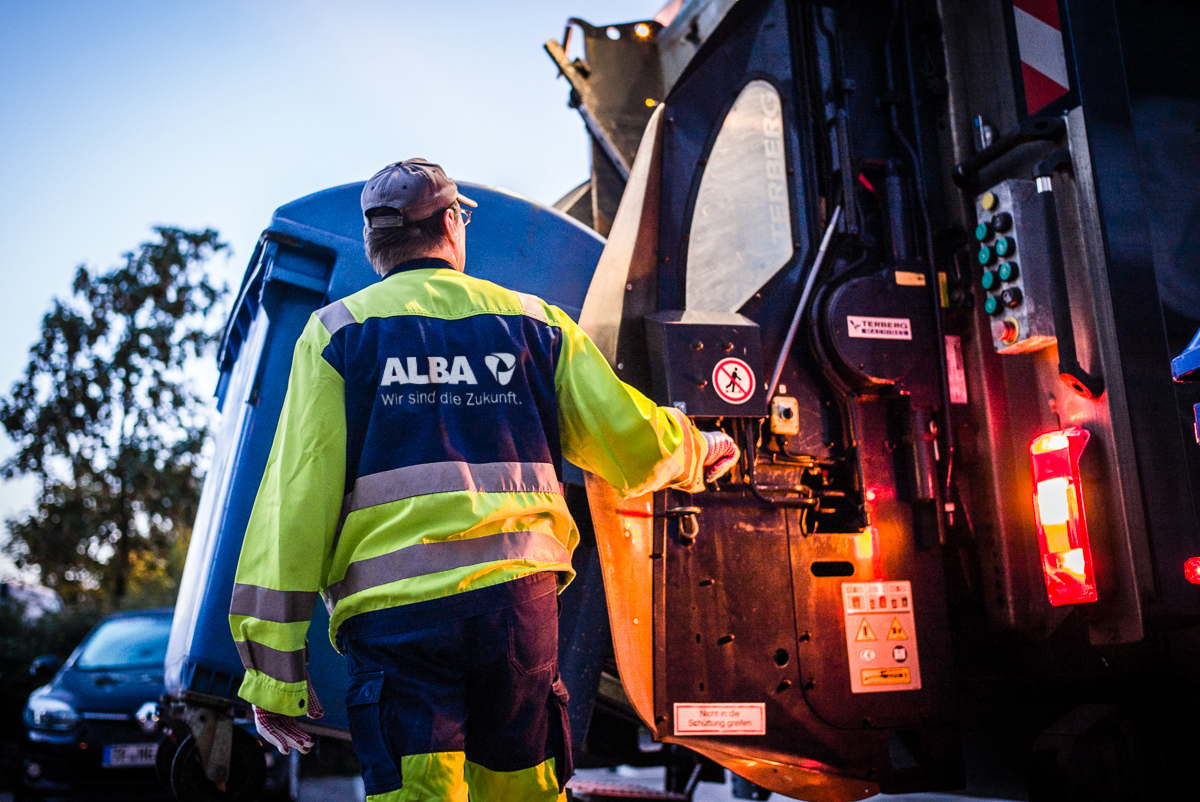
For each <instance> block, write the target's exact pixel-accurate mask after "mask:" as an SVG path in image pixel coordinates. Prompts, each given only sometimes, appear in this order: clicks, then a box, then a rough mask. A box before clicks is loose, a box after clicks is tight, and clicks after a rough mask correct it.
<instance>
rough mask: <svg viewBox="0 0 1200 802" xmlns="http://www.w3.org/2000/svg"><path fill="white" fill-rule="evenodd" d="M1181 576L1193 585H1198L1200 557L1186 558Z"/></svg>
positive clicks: (1199, 580)
mask: <svg viewBox="0 0 1200 802" xmlns="http://www.w3.org/2000/svg"><path fill="white" fill-rule="evenodd" d="M1183 575H1184V577H1185V578H1186V579H1187V581H1188V582H1191V583H1192V584H1193V585H1200V557H1188V558H1187V561H1186V562H1184V564H1183Z"/></svg>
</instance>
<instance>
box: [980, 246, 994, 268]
mask: <svg viewBox="0 0 1200 802" xmlns="http://www.w3.org/2000/svg"><path fill="white" fill-rule="evenodd" d="M993 258H995V254H993V253H992V249H991V248H989V247H988V246H986V245H984V246H982V247H981V248H980V249H979V264H981V265H990V264H991V263H992V259H993Z"/></svg>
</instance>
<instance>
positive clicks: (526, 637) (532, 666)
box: [504, 593, 558, 676]
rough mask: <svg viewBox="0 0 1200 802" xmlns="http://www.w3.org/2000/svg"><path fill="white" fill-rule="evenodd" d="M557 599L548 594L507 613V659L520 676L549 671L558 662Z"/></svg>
mask: <svg viewBox="0 0 1200 802" xmlns="http://www.w3.org/2000/svg"><path fill="white" fill-rule="evenodd" d="M556 598H557V597H556V596H555V595H554V594H551V593H547V594H546V595H545V596H541V597H539V598H537V599H532V600H530V601H527V602H524V603H522V604H517V605H514V606H512V607H509V608H507V609H506V610H505V611H504V621H505V623H506V624H507V627H508V659H509V662H510V663H512V666H513V668H515V669H516V671H517V673H518V674H520V675H521V676H529V675H531V674H537V673H538V672H540V671H546V670H547V669H549V668H551V667H552V666H553V665H554V664H555V662H556V661H557V660H558V615H557V614H556V613H555V599H556Z"/></svg>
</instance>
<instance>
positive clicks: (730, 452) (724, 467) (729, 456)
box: [700, 432, 742, 482]
mask: <svg viewBox="0 0 1200 802" xmlns="http://www.w3.org/2000/svg"><path fill="white" fill-rule="evenodd" d="M700 435H701V436H702V437H703V438H704V442H706V443H708V453H707V454H705V455H704V481H706V482H715V481H716V480H717V479H719V478H721V477H722V476H724V475H725V474H726V473H728V472H729V469H730V468H732V467H733V466H734V463H736V462H737V461H738V458H739V457H741V455H742V452H741V451H739V450H738V447H737V443H735V442H733V438H732V437H730V436H729V435H727V434H725V432H700Z"/></svg>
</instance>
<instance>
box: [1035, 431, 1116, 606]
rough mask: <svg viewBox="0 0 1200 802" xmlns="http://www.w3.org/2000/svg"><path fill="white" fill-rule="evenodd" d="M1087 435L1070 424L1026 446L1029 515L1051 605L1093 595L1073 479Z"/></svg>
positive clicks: (1079, 492)
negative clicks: (1030, 496)
mask: <svg viewBox="0 0 1200 802" xmlns="http://www.w3.org/2000/svg"><path fill="white" fill-rule="evenodd" d="M1090 436H1091V435H1089V434H1088V432H1087V430H1085V429H1080V428H1079V427H1071V428H1070V429H1064V430H1062V431H1059V432H1047V433H1046V434H1043V435H1039V436H1038V437H1035V438H1034V440H1033V442H1032V443H1030V444H1029V463H1030V466H1031V468H1032V469H1033V518H1034V521H1036V523H1037V536H1038V548H1039V549H1040V550H1041V553H1042V573H1043V574H1045V577H1046V595H1047V596H1049V597H1050V603H1051V604H1053V605H1054V606H1055V607H1057V606H1059V605H1062V604H1080V603H1082V602H1094V601H1096V599H1097V598H1099V596H1098V594H1097V592H1096V572H1095V569H1094V568H1093V566H1092V548H1091V545H1090V544H1089V543H1088V531H1087V515H1086V514H1085V513H1084V509H1083V484H1082V483H1081V482H1080V480H1079V455H1080V454H1082V453H1083V447H1084V446H1086V445H1087V441H1088V438H1089V437H1090Z"/></svg>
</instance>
